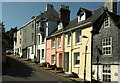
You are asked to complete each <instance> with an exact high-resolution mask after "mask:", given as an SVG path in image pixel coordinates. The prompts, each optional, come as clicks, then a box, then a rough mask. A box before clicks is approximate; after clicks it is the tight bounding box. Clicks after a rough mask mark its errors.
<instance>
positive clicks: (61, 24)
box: [58, 22, 63, 30]
mask: <svg viewBox="0 0 120 83" xmlns="http://www.w3.org/2000/svg"><path fill="white" fill-rule="evenodd" d="M62 27H63V23H62V22H60V23H59V24H58V30H60V29H62Z"/></svg>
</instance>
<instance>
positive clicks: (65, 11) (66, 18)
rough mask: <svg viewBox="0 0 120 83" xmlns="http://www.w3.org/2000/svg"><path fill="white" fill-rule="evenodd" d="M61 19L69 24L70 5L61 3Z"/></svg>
mask: <svg viewBox="0 0 120 83" xmlns="http://www.w3.org/2000/svg"><path fill="white" fill-rule="evenodd" d="M59 19H60V20H61V21H62V22H63V23H65V25H67V24H68V23H69V22H70V10H69V6H64V5H60V9H59Z"/></svg>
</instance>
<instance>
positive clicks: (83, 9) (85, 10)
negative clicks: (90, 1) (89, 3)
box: [77, 7, 91, 15]
mask: <svg viewBox="0 0 120 83" xmlns="http://www.w3.org/2000/svg"><path fill="white" fill-rule="evenodd" d="M81 10H82V11H84V12H86V13H87V12H88V13H91V11H90V10H87V9H85V8H82V7H81V8H80V9H79V10H78V12H77V15H79V13H80V11H81Z"/></svg>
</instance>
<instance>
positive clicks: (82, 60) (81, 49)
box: [65, 27, 92, 81]
mask: <svg viewBox="0 0 120 83" xmlns="http://www.w3.org/2000/svg"><path fill="white" fill-rule="evenodd" d="M91 30H92V27H86V28H85V29H82V36H83V35H84V36H87V37H88V38H89V41H88V44H87V46H88V50H87V53H89V54H87V60H86V79H87V80H89V81H90V80H91V37H92V35H91ZM75 34H76V33H75V31H74V32H72V35H71V45H72V46H68V45H67V42H68V34H66V35H65V53H67V52H69V73H71V72H75V73H76V74H78V76H79V77H80V78H84V64H85V54H83V53H85V45H86V42H87V40H88V39H86V38H82V43H81V44H78V45H77V44H76V43H75V42H76V41H75V39H76V36H75ZM75 52H80V66H74V53H75Z"/></svg>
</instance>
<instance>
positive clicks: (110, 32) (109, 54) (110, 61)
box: [92, 1, 120, 83]
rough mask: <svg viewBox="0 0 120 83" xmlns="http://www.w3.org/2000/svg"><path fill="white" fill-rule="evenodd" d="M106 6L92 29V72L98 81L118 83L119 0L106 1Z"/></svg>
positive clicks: (119, 74)
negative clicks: (116, 0)
mask: <svg viewBox="0 0 120 83" xmlns="http://www.w3.org/2000/svg"><path fill="white" fill-rule="evenodd" d="M108 4H109V5H108ZM105 8H106V9H105V10H103V12H101V16H100V17H99V18H98V21H97V22H96V28H94V30H93V31H92V33H93V44H92V45H93V48H92V49H93V53H92V54H93V56H92V74H93V79H95V80H97V81H101V82H105V83H106V82H107V83H108V82H109V83H118V81H119V80H120V73H119V72H120V71H119V70H120V66H119V64H120V50H119V49H120V44H119V41H120V40H119V39H120V29H119V28H120V16H119V15H117V2H113V1H112V2H105Z"/></svg>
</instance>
